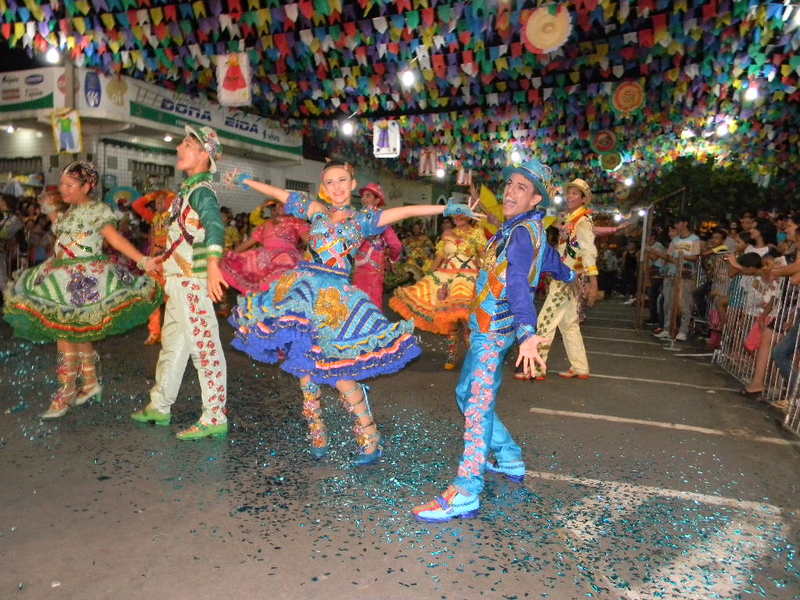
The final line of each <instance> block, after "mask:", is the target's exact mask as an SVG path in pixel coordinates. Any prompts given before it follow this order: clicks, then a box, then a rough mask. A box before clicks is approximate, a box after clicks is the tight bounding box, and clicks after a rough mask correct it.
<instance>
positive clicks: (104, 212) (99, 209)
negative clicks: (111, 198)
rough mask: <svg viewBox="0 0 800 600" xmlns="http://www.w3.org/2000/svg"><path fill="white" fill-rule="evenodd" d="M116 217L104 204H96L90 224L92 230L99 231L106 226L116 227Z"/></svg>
mask: <svg viewBox="0 0 800 600" xmlns="http://www.w3.org/2000/svg"><path fill="white" fill-rule="evenodd" d="M117 221H118V219H117V215H115V214H114V211H113V210H111V207H110V206H109V205H108V204H106V203H105V202H98V203H96V204H95V206H94V208H93V210H92V217H91V224H92V228H93V229H95V230H97V231H100V230H101V229H102V228H103V227H105V226H106V225H113V226H114V227H116V226H117Z"/></svg>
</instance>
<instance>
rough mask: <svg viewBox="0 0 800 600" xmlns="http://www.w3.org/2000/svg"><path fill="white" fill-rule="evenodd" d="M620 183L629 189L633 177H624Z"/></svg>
mask: <svg viewBox="0 0 800 600" xmlns="http://www.w3.org/2000/svg"><path fill="white" fill-rule="evenodd" d="M622 183H624V184H625V185H626V186H628V187H631V186H632V185H633V177H626V178H625V180H624V181H623V182H622Z"/></svg>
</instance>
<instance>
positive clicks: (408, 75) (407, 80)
mask: <svg viewBox="0 0 800 600" xmlns="http://www.w3.org/2000/svg"><path fill="white" fill-rule="evenodd" d="M416 81H417V76H416V75H414V71H412V70H411V69H405V70H404V71H403V72H402V73H400V83H402V84H403V87H407V88H410V87H411V86H412V85H414V84H415V83H416Z"/></svg>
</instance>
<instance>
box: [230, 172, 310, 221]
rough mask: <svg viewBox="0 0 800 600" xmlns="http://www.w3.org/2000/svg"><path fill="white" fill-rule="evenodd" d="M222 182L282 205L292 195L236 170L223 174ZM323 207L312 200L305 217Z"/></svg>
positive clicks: (287, 191)
mask: <svg viewBox="0 0 800 600" xmlns="http://www.w3.org/2000/svg"><path fill="white" fill-rule="evenodd" d="M222 181H223V182H224V183H225V184H226V185H230V186H239V187H244V188H245V189H247V188H250V189H253V190H255V191H257V192H260V193H262V194H264V195H265V196H269V197H270V198H274V199H275V200H277V201H278V202H280V203H282V204H286V203H287V202H288V201H289V196H290V195H291V194H292V192H290V191H289V190H285V189H283V188H279V187H276V186H274V185H270V184H269V183H264V182H263V181H258V180H256V179H253V176H252V175H250V174H249V173H242V172H241V171H240V170H238V169H233V170H232V171H228V172H227V173H225V175H224V177H223V178H222ZM324 210H325V205H324V204H322V202H318V201H316V200H312V201H311V203H310V205H309V207H308V213H307V216H308V217H310V216H311V215H313V214H314V213H317V212H320V211H324Z"/></svg>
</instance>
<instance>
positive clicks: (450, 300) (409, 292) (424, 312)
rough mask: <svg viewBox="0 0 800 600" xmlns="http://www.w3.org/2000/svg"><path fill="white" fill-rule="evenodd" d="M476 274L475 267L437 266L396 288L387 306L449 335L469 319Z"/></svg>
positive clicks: (418, 324) (420, 325) (419, 324)
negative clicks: (460, 322) (431, 271)
mask: <svg viewBox="0 0 800 600" xmlns="http://www.w3.org/2000/svg"><path fill="white" fill-rule="evenodd" d="M477 276H478V271H477V270H476V269H439V270H437V271H434V272H433V273H430V274H429V275H426V276H425V277H423V278H422V279H420V280H419V281H418V282H416V283H412V284H411V285H407V286H404V287H401V288H397V289H396V290H395V292H394V294H393V295H392V297H391V298H390V299H389V307H390V308H391V309H392V310H394V311H395V312H396V313H398V314H399V315H400V316H402V317H403V318H404V319H408V320H411V321H414V325H415V327H417V328H419V329H422V330H423V331H430V332H431V333H438V334H441V335H450V334H451V333H453V332H454V330H455V329H456V327H457V325H458V323H459V321H467V320H468V319H469V314H470V310H471V307H472V301H473V299H474V297H475V279H476V278H477Z"/></svg>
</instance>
